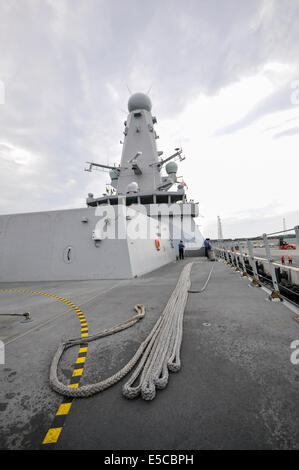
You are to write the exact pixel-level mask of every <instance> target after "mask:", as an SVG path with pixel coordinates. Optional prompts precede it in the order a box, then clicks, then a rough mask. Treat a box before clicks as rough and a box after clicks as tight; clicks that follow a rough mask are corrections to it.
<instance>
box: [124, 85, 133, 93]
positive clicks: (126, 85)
mask: <svg viewBox="0 0 299 470" xmlns="http://www.w3.org/2000/svg"><path fill="white" fill-rule="evenodd" d="M126 87H127V89H128V92H129V93H130V95H132V94H133V93H132V92H131V90H130V88H129V85H128V84H127V83H126Z"/></svg>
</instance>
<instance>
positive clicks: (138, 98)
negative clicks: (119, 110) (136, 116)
mask: <svg viewBox="0 0 299 470" xmlns="http://www.w3.org/2000/svg"><path fill="white" fill-rule="evenodd" d="M136 109H145V110H146V111H150V110H151V109H152V102H151V100H150V99H149V97H148V96H147V95H145V94H144V93H134V95H132V96H130V98H129V101H128V110H129V112H130V113H131V112H132V111H135V110H136Z"/></svg>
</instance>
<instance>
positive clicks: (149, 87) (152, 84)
mask: <svg viewBox="0 0 299 470" xmlns="http://www.w3.org/2000/svg"><path fill="white" fill-rule="evenodd" d="M152 88H153V83H152V84H151V86H150V87H149V89H148V91H147V93H146V94H147V95H148V94H149V92H150V91H151V89H152Z"/></svg>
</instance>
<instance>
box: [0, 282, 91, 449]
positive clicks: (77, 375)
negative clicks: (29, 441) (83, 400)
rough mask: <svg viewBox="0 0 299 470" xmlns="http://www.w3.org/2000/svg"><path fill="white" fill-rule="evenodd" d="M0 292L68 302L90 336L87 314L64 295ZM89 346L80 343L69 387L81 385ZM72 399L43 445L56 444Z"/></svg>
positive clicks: (59, 412)
mask: <svg viewBox="0 0 299 470" xmlns="http://www.w3.org/2000/svg"><path fill="white" fill-rule="evenodd" d="M0 292H8V293H14V292H18V293H24V294H38V295H45V296H48V297H52V298H54V299H56V300H60V301H61V302H64V303H66V304H67V305H69V306H70V307H71V308H72V309H74V310H75V312H76V314H77V316H78V318H79V320H80V323H81V337H82V338H84V337H85V336H88V326H87V321H86V318H85V315H84V313H83V312H82V311H81V310H80V308H79V307H78V306H77V305H75V304H73V303H72V302H71V301H70V300H68V299H64V298H63V297H59V296H58V295H54V294H48V293H47V292H37V291H33V290H21V289H0ZM87 348H88V343H83V344H81V345H80V348H79V352H78V356H77V359H76V362H75V364H74V367H73V374H72V377H71V380H70V383H69V385H68V386H69V387H78V386H79V383H80V379H81V377H82V374H83V370H84V364H85V359H86V355H87ZM72 401H73V398H71V397H66V399H65V401H63V402H62V403H61V404H60V406H59V408H58V410H57V413H56V415H55V417H54V420H53V422H52V426H51V428H49V430H48V432H47V433H46V435H45V437H44V440H43V441H42V444H43V445H47V446H48V445H53V444H56V442H57V441H58V438H59V436H60V433H61V431H62V428H63V425H64V422H65V419H66V417H67V415H68V413H69V411H70V409H71V406H72Z"/></svg>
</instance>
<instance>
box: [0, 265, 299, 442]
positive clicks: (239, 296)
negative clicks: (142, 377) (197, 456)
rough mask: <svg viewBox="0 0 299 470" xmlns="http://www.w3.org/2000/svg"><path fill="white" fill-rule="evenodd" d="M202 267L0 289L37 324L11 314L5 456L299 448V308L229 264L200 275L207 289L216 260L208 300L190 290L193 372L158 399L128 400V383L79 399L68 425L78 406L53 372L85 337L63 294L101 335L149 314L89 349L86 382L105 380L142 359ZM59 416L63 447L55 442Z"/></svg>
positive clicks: (180, 375)
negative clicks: (177, 291) (145, 344)
mask: <svg viewBox="0 0 299 470" xmlns="http://www.w3.org/2000/svg"><path fill="white" fill-rule="evenodd" d="M191 260H192V259H190V258H188V259H185V260H184V261H180V262H177V261H176V262H173V263H171V264H169V265H167V266H164V267H163V268H160V269H158V270H157V271H155V272H152V273H150V274H148V275H145V276H142V277H139V278H135V279H132V280H121V281H120V280H115V281H111V280H109V281H108V280H105V281H104V280H103V281H96V280H95V281H67V282H66V281H61V282H34V283H33V282H32V283H29V282H28V283H1V284H0V289H15V290H26V291H34V292H35V293H32V292H31V293H30V292H23V293H21V292H16V291H10V292H9V291H5V292H4V291H2V292H0V314H5V313H23V312H26V311H28V312H30V314H31V317H32V321H31V322H28V323H26V322H22V321H21V320H22V318H21V317H13V316H12V317H9V316H3V317H0V331H1V333H0V339H1V340H2V341H3V342H4V344H5V364H3V365H0V384H1V387H0V390H1V391H0V394H1V399H0V411H1V424H0V443H1V444H0V446H1V449H48V448H51V449H104V450H114V449H118V450H120V449H126V450H133V449H150V450H158V449H164V450H165V449H166V450H168V449H172V450H174V449H179V450H181V449H298V448H299V431H298V417H299V416H298V415H299V412H298V410H299V394H298V387H299V365H295V364H293V363H292V362H291V360H290V356H291V353H292V352H293V350H292V349H291V347H290V345H291V343H292V342H293V341H294V340H296V339H299V333H298V323H297V322H296V321H295V320H294V317H296V312H295V311H292V310H290V309H288V308H287V307H286V305H285V303H284V302H282V303H280V302H278V303H276V302H270V301H269V300H266V298H267V293H266V292H265V291H264V290H263V289H259V288H253V287H249V285H248V284H249V281H248V279H246V278H241V277H240V275H239V274H238V273H236V272H234V271H232V269H231V268H229V267H228V266H226V265H225V264H223V263H222V262H217V263H211V262H208V261H205V260H203V259H201V260H200V261H202V262H201V263H198V264H194V266H193V268H192V276H191V277H192V289H194V290H196V289H198V288H200V287H202V285H203V284H204V282H205V280H206V278H207V276H208V273H209V271H210V269H211V266H212V264H214V271H213V273H212V276H211V279H210V282H209V284H208V286H207V289H206V290H205V291H204V292H203V293H201V294H189V297H188V302H187V306H186V310H185V315H184V331H183V342H182V349H181V361H182V368H181V370H180V371H179V372H177V373H171V374H170V378H169V383H168V385H167V387H166V388H165V389H164V390H159V391H158V392H157V396H156V398H155V399H154V400H153V401H150V402H146V401H144V400H142V399H141V398H136V399H134V400H128V399H126V398H124V397H123V396H122V394H121V388H122V384H123V383H124V382H125V380H126V378H124V379H123V380H122V381H121V382H119V383H117V384H116V385H114V386H113V387H111V388H109V389H107V390H106V391H104V392H102V393H99V394H97V395H94V396H92V397H90V398H82V399H73V400H70V402H71V405H70V406H69V409H68V412H67V413H66V414H65V415H60V416H58V417H57V411H58V410H59V409H61V408H60V405H61V404H62V403H65V402H67V401H68V399H66V398H63V397H62V396H60V395H59V394H57V393H56V392H54V391H53V390H52V389H51V388H50V386H49V367H50V364H51V361H52V357H53V355H54V353H55V351H56V349H57V346H58V344H59V343H60V341H61V339H63V338H72V337H78V336H80V321H79V319H78V316H77V314H76V312H75V311H74V308H73V307H71V306H70V305H69V304H67V303H66V302H65V301H63V300H61V299H59V298H58V297H60V298H62V299H67V300H69V301H70V302H72V304H73V305H76V306H78V308H79V309H80V310H81V311H82V312H83V313H84V315H85V318H86V323H87V325H88V332H89V334H94V333H96V332H98V331H100V330H102V329H104V328H108V327H112V326H114V325H116V324H117V323H119V322H121V321H124V320H127V319H128V318H129V317H131V316H132V315H133V306H134V305H135V304H137V303H142V304H144V305H145V307H146V315H145V317H144V318H143V319H142V320H141V321H140V322H138V323H137V324H136V325H134V326H133V327H132V328H129V329H127V330H125V331H123V332H120V333H118V334H116V335H113V336H108V337H106V338H103V339H101V340H97V341H95V342H92V343H90V344H89V346H88V351H87V356H86V361H85V364H84V372H83V375H82V378H81V382H80V384H82V385H83V384H85V383H92V382H97V381H98V380H100V379H102V378H105V377H108V376H110V375H111V374H112V373H114V372H115V371H117V370H118V369H120V368H121V367H122V366H123V365H124V364H125V363H126V362H127V361H128V360H129V359H130V358H131V357H132V355H133V354H134V352H135V351H136V349H137V348H138V346H139V344H140V342H141V341H142V340H143V339H144V338H145V337H146V336H147V335H148V333H149V331H150V330H151V328H152V327H153V325H154V324H155V322H156V320H157V319H158V317H159V316H160V314H161V312H162V311H163V308H164V307H165V305H166V303H167V301H168V298H169V297H170V295H171V292H172V290H173V289H174V287H175V285H176V282H177V279H178V276H179V274H180V272H181V269H182V267H183V266H184V265H185V264H186V263H189V262H190V261H191ZM195 260H196V259H195ZM37 292H38V293H39V294H37ZM43 293H47V294H52V295H55V296H57V297H51V296H47V295H41V294H43ZM77 357H78V347H74V348H72V349H70V350H68V351H66V353H65V355H64V356H63V358H62V363H61V366H60V368H59V377H60V378H61V379H62V380H63V381H64V383H66V384H67V383H68V381H69V380H71V379H72V374H73V370H74V363H75V362H76V359H77ZM59 419H60V422H59V426H60V427H61V428H62V429H61V430H60V432H59V437H58V438H57V440H56V443H55V442H53V443H51V442H49V443H44V444H43V441H44V439H45V436H46V435H47V434H48V431H49V429H53V428H54V429H57V426H58V425H57V422H58V421H59ZM57 420H58V421H57ZM54 441H55V439H54Z"/></svg>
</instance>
